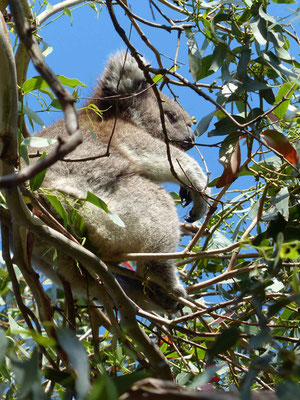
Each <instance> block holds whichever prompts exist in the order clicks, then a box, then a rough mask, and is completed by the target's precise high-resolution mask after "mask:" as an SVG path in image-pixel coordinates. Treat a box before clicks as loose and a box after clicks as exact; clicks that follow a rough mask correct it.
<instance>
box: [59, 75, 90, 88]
mask: <svg viewBox="0 0 300 400" xmlns="http://www.w3.org/2000/svg"><path fill="white" fill-rule="evenodd" d="M57 77H58V79H59V80H60V81H61V83H62V84H63V85H64V86H68V87H70V88H72V89H74V88H76V87H77V86H83V87H85V86H86V85H85V84H84V83H82V82H81V81H79V80H78V79H76V78H67V77H66V76H63V75H57Z"/></svg>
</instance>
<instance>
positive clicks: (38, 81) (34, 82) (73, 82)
mask: <svg viewBox="0 0 300 400" xmlns="http://www.w3.org/2000/svg"><path fill="white" fill-rule="evenodd" d="M57 78H58V79H59V80H60V82H61V83H62V84H63V85H65V86H68V87H70V88H72V89H74V88H75V87H76V86H84V87H85V86H86V85H85V84H84V83H82V82H81V81H79V80H78V79H76V78H67V77H66V76H63V75H57ZM46 88H50V86H49V85H48V83H47V82H46V81H45V80H44V79H43V78H42V77H41V76H34V77H32V78H29V79H27V81H25V82H24V84H23V86H22V91H23V93H24V94H26V93H29V92H31V91H32V90H40V89H46Z"/></svg>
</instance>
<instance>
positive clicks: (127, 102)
mask: <svg viewBox="0 0 300 400" xmlns="http://www.w3.org/2000/svg"><path fill="white" fill-rule="evenodd" d="M144 62H145V64H146V61H144ZM147 86H148V84H147V82H146V80H145V77H144V73H143V71H142V70H141V69H140V68H139V67H138V64H137V62H136V61H135V59H134V58H133V57H132V56H131V55H130V54H129V53H126V52H125V51H120V52H118V53H116V54H114V55H113V56H112V57H111V58H110V59H109V62H108V65H107V67H106V68H105V70H104V74H103V76H102V77H101V78H100V80H99V85H98V87H97V88H96V91H95V93H94V96H93V98H94V99H97V102H96V104H97V106H98V107H99V108H100V109H102V110H103V109H108V108H110V110H111V112H113V111H114V110H115V105H116V104H118V112H119V113H120V112H122V110H125V109H126V108H128V107H129V106H131V105H132V103H134V102H135V101H136V96H133V97H130V95H132V94H135V93H139V92H141V91H143V89H145V88H146V87H147ZM120 96H121V97H120ZM122 97H125V98H124V99H122Z"/></svg>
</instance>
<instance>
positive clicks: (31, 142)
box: [22, 136, 57, 147]
mask: <svg viewBox="0 0 300 400" xmlns="http://www.w3.org/2000/svg"><path fill="white" fill-rule="evenodd" d="M56 142H57V140H56V139H50V138H46V137H39V136H32V137H29V138H26V139H24V140H23V142H22V144H24V145H25V146H30V147H48V146H51V145H52V144H54V143H56Z"/></svg>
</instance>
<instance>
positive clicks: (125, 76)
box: [91, 52, 194, 150]
mask: <svg viewBox="0 0 300 400" xmlns="http://www.w3.org/2000/svg"><path fill="white" fill-rule="evenodd" d="M144 63H145V65H147V63H146V61H145V60H144ZM160 96H161V99H162V106H163V110H164V116H165V125H166V128H167V133H168V137H169V139H170V140H171V141H174V145H177V146H179V147H181V148H183V149H185V150H186V149H188V148H190V147H191V143H192V142H193V140H194V133H193V131H192V128H191V127H192V120H191V117H190V116H189V115H188V114H187V112H186V111H185V110H183V109H182V108H180V107H179V106H178V105H177V104H176V103H175V102H174V101H173V100H171V99H170V98H169V97H168V96H166V95H165V94H164V93H162V92H160ZM92 98H93V100H92V101H91V102H93V103H95V104H96V105H97V106H98V107H99V109H100V110H107V111H105V113H104V114H103V116H104V118H105V119H107V118H112V117H115V116H116V115H117V116H118V118H122V119H125V120H128V121H131V122H133V123H134V124H135V125H137V126H139V127H141V128H143V129H145V130H146V131H147V132H148V133H150V134H151V135H152V136H155V137H158V138H160V139H162V140H163V139H164V134H163V129H162V124H161V118H160V113H159V107H158V103H157V100H156V97H155V94H154V92H153V89H152V87H151V85H149V84H148V83H147V82H146V79H145V76H144V73H143V71H142V70H141V69H140V68H139V67H138V65H137V62H136V61H135V59H134V58H133V57H132V56H131V55H130V54H127V53H125V52H118V53H116V54H115V55H114V56H112V57H111V58H110V60H109V62H108V65H107V67H106V68H105V71H104V74H103V76H102V77H101V78H100V80H99V85H98V87H97V88H96V90H95V93H94V95H93V96H92Z"/></svg>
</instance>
